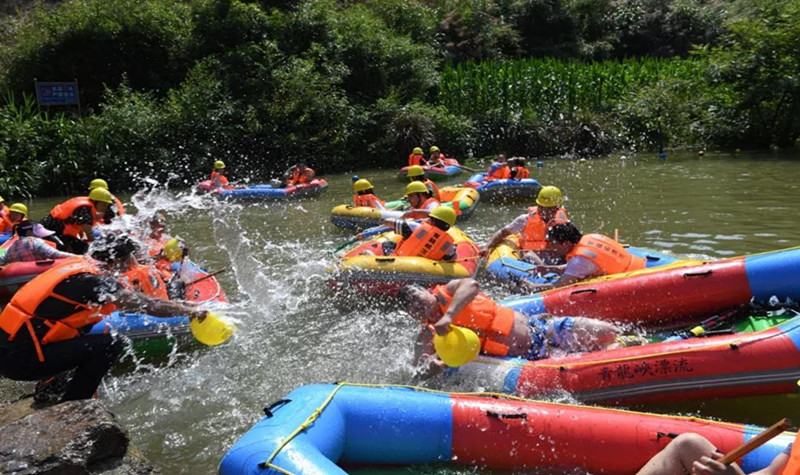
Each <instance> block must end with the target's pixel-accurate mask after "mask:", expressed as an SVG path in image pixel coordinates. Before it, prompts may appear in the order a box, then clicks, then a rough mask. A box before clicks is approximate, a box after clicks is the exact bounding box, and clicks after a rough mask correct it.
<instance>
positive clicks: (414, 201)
mask: <svg viewBox="0 0 800 475" xmlns="http://www.w3.org/2000/svg"><path fill="white" fill-rule="evenodd" d="M405 199H406V201H408V206H409V208H410V209H409V210H408V211H406V212H405V213H404V214H403V218H406V219H424V218H426V217H427V216H428V215H429V214H430V213H431V211H433V210H434V209H436V208H437V207H438V206H440V205H441V203H439V200H437V199H436V198H434V197H432V196H431V193H430V191H429V190H428V187H427V186H425V184H424V183H422V182H419V181H412V182H411V183H409V184H408V185H406V194H405Z"/></svg>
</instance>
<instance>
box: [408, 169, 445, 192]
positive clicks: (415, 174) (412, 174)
mask: <svg viewBox="0 0 800 475" xmlns="http://www.w3.org/2000/svg"><path fill="white" fill-rule="evenodd" d="M406 176H407V177H408V181H409V182H415V181H419V182H421V183H424V184H425V186H427V187H428V192H429V193H430V195H431V196H432V197H433V198H436V200H437V201H441V194H440V192H439V187H438V186H436V183H434V182H433V181H431V180H429V179H428V177H427V176H425V169H424V168H422V167H421V166H419V165H414V166H411V167H408V170H407V171H406Z"/></svg>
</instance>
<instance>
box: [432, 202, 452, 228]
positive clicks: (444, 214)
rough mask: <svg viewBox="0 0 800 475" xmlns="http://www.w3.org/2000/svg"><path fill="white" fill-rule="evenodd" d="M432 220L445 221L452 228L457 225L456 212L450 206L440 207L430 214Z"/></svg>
mask: <svg viewBox="0 0 800 475" xmlns="http://www.w3.org/2000/svg"><path fill="white" fill-rule="evenodd" d="M430 217H431V218H436V219H438V220H439V221H444V222H445V223H447V224H449V225H450V226H452V225H454V224H456V212H455V211H453V208H451V207H449V206H438V207H436V208H435V209H434V210H433V211H431V214H430Z"/></svg>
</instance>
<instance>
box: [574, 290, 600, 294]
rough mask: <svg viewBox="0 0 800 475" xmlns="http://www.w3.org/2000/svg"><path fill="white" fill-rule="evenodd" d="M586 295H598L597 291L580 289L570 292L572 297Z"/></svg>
mask: <svg viewBox="0 0 800 475" xmlns="http://www.w3.org/2000/svg"><path fill="white" fill-rule="evenodd" d="M586 293H589V294H596V293H597V289H580V290H574V291H572V292H570V295H578V294H586Z"/></svg>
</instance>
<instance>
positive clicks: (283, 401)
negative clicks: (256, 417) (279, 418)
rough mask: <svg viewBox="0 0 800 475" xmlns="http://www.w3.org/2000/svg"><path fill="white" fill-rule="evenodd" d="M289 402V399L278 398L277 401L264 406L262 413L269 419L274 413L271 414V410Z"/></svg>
mask: <svg viewBox="0 0 800 475" xmlns="http://www.w3.org/2000/svg"><path fill="white" fill-rule="evenodd" d="M290 402H292V400H291V399H278V400H277V401H275V402H273V403H272V404H270V405H269V406H267V407H265V408H264V415H265V416H267V417H269V418H270V419H271V418H272V417H274V416H275V414H273V413H272V411H274V410H275V409H278V408H280V407H283V406H285V405H286V404H289V403H290Z"/></svg>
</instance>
